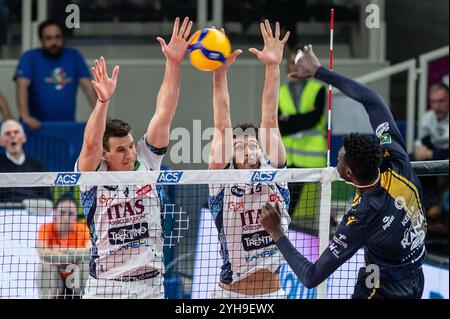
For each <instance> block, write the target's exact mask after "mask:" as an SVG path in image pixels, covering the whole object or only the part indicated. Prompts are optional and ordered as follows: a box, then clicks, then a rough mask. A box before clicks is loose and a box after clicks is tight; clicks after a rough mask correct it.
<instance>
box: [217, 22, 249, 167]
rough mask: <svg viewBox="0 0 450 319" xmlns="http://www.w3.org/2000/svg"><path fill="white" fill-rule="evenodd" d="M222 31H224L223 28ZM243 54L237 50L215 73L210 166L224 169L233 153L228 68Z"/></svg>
mask: <svg viewBox="0 0 450 319" xmlns="http://www.w3.org/2000/svg"><path fill="white" fill-rule="evenodd" d="M221 32H224V30H223V29H222V30H221ZM241 54H242V50H236V51H234V52H233V53H231V54H230V56H229V57H228V58H227V61H226V62H225V63H224V64H223V65H222V66H221V67H219V68H218V69H216V70H215V71H214V73H213V112H214V136H213V141H212V145H211V151H210V153H209V167H210V168H211V169H223V168H225V167H226V166H227V165H228V163H229V162H230V160H231V158H232V156H233V155H232V154H233V132H232V131H233V126H232V124H231V112H230V94H229V92H228V79H227V74H228V68H229V67H230V65H231V64H232V63H233V62H234V61H235V60H236V58H237V57H238V56H239V55H241Z"/></svg>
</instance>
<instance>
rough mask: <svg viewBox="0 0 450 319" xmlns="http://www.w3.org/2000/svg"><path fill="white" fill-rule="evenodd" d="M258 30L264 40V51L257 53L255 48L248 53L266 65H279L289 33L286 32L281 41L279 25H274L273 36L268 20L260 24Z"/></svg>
mask: <svg viewBox="0 0 450 319" xmlns="http://www.w3.org/2000/svg"><path fill="white" fill-rule="evenodd" d="M260 28H261V34H262V36H263V40H264V49H263V50H262V51H259V50H257V49H255V48H250V49H249V51H250V52H251V53H253V54H254V55H255V56H256V57H257V58H258V59H260V60H261V61H263V62H264V63H265V64H266V65H279V64H280V63H281V60H282V59H283V50H284V45H285V44H286V42H287V40H288V39H289V34H290V32H289V31H288V32H286V34H285V35H284V37H283V39H280V23H279V22H277V23H276V24H275V34H273V32H272V28H271V27H270V23H269V20H265V21H264V23H261V24H260Z"/></svg>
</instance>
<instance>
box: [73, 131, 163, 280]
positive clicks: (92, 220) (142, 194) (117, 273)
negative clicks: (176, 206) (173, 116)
mask: <svg viewBox="0 0 450 319" xmlns="http://www.w3.org/2000/svg"><path fill="white" fill-rule="evenodd" d="M136 153H137V160H136V163H135V171H150V170H159V169H160V166H161V162H162V159H163V157H164V153H165V149H157V148H154V147H152V146H151V145H148V144H147V141H146V137H145V136H144V137H143V138H142V139H141V140H140V141H139V142H138V143H137V144H136ZM76 166H78V163H77V165H76ZM76 169H78V167H76ZM107 170H108V167H107V164H106V162H105V161H104V160H102V161H101V164H100V166H99V168H98V169H97V171H107ZM80 191H81V204H82V207H83V211H84V214H85V217H86V221H87V225H88V228H89V232H90V235H91V240H92V245H93V248H92V254H91V260H90V274H91V276H92V277H94V278H98V279H120V278H122V277H128V276H136V277H137V278H139V276H140V275H143V277H145V275H146V274H154V273H155V270H156V271H158V272H160V273H163V272H164V269H163V237H162V227H161V202H160V197H159V195H160V194H159V192H158V190H157V188H156V185H154V184H145V185H97V186H82V187H80Z"/></svg>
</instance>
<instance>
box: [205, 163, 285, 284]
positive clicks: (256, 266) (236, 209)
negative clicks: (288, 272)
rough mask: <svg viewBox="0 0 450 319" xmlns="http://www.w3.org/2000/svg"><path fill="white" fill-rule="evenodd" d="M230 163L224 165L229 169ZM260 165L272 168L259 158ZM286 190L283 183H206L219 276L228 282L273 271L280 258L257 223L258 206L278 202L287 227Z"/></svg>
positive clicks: (277, 266) (259, 212)
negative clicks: (219, 260) (220, 263)
mask: <svg viewBox="0 0 450 319" xmlns="http://www.w3.org/2000/svg"><path fill="white" fill-rule="evenodd" d="M233 168H234V167H233V164H232V163H230V164H229V165H228V169H233ZM260 168H261V169H273V168H274V167H272V166H271V165H270V164H269V161H268V160H266V159H264V160H262V161H261V167H260ZM289 201H290V197H289V190H288V187H287V184H286V183H257V184H225V183H224V184H210V185H209V201H208V204H209V209H210V211H211V213H212V217H213V219H214V222H215V225H216V227H217V231H218V235H219V241H220V246H221V247H220V254H221V256H222V259H223V266H222V271H221V274H220V280H221V281H222V282H223V283H226V284H229V283H232V282H234V281H239V280H241V279H243V278H245V277H247V276H248V275H250V274H252V273H254V272H255V271H257V270H260V269H268V270H269V271H271V272H276V271H277V269H278V268H279V267H280V266H281V264H282V263H283V262H284V258H283V256H282V255H281V253H280V252H279V251H278V248H277V246H276V245H275V243H274V241H273V240H272V238H271V237H270V235H269V234H268V233H267V232H266V231H265V230H264V228H263V227H262V226H261V224H260V223H259V218H260V215H261V207H262V205H264V204H265V203H267V202H271V203H272V204H275V202H278V203H279V205H280V209H281V210H282V212H283V216H282V227H283V230H284V231H285V232H287V230H288V226H289V223H290V222H291V219H290V217H289V214H288V206H289Z"/></svg>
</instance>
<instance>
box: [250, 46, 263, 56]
mask: <svg viewBox="0 0 450 319" xmlns="http://www.w3.org/2000/svg"><path fill="white" fill-rule="evenodd" d="M248 51H249V52H251V53H253V54H254V55H256V57H257V58H259V57H260V56H261V51H259V50H257V49H255V48H250V49H248Z"/></svg>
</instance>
